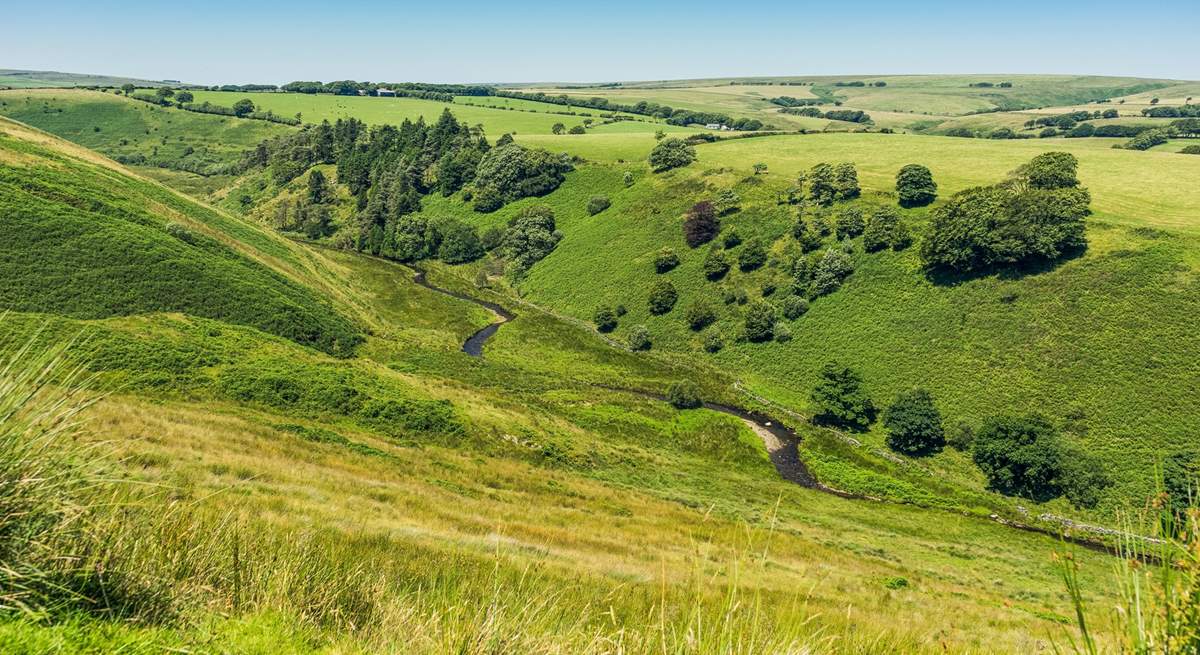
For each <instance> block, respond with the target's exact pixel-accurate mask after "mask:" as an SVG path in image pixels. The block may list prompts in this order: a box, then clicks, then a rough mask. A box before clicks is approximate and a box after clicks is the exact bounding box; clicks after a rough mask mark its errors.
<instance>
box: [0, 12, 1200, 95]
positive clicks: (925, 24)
mask: <svg viewBox="0 0 1200 655" xmlns="http://www.w3.org/2000/svg"><path fill="white" fill-rule="evenodd" d="M989 4H993V6H992V7H981V6H978V5H976V4H975V3H969V2H944V1H938V2H931V1H926V2H885V1H877V0H859V1H858V2H838V1H835V0H825V2H821V3H808V2H796V1H787V0H765V1H760V2H740V3H739V2H720V3H717V2H710V1H709V0H691V1H688V2H684V1H682V0H669V1H666V2H649V1H647V2H635V1H628V0H610V1H607V2H589V3H580V2H570V1H569V0H568V1H565V2H541V1H538V2H522V1H509V2H505V1H504V0H492V1H488V2H483V1H479V0H458V1H452V2H445V1H437V0H433V1H430V0H424V1H422V2H419V3H407V2H378V1H374V2H373V1H368V0H341V1H340V2H310V1H308V0H299V1H297V2H287V3H280V2H270V1H266V2H247V1H242V2H230V1H228V0H211V1H209V2H171V1H170V0H162V1H155V2H149V1H145V0H128V1H125V2H111V1H108V0H93V1H90V2H78V1H75V0H65V1H63V0H59V1H56V2H51V1H47V0H41V1H40V2H16V1H14V2H12V3H8V6H7V7H6V8H5V9H4V10H3V12H2V14H0V15H2V16H3V21H4V26H3V38H0V68H25V69H40V70H59V71H67V72H77V73H101V74H110V75H124V76H130V77H142V78H150V79H163V78H170V79H181V80H185V81H189V82H197V83H207V84H211V83H217V82H222V83H246V82H264V83H280V82H287V81H290V80H294V79H316V80H322V81H329V80H332V79H357V80H371V81H406V80H419V81H436V82H524V81H608V80H646V79H669V78H686V77H720V76H734V75H738V76H746V75H818V74H850V73H862V74H887V73H1088V74H1109V75H1135V76H1143V77H1170V78H1180V79H1198V78H1200V48H1197V43H1198V42H1200V35H1198V33H1197V25H1200V0H1162V1H1160V2H1155V3H1130V2H1120V3H1118V2H1113V1H1110V0H1098V1H1096V2H1085V3H1064V2H1044V1H1042V2H1029V1H1027V0H1014V1H1012V2H1007V3H989Z"/></svg>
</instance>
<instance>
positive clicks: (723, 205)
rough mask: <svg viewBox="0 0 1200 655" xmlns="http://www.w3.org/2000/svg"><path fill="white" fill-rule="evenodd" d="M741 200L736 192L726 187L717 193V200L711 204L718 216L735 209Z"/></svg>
mask: <svg viewBox="0 0 1200 655" xmlns="http://www.w3.org/2000/svg"><path fill="white" fill-rule="evenodd" d="M741 201H742V199H741V198H740V197H738V194H736V193H734V192H733V191H732V190H730V189H726V190H724V191H722V192H721V193H719V194H717V200H716V202H714V203H713V206H714V207H715V208H716V210H717V215H718V216H724V215H726V214H732V213H733V212H735V211H737V210H738V205H739V203H741Z"/></svg>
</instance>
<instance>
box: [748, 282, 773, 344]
mask: <svg viewBox="0 0 1200 655" xmlns="http://www.w3.org/2000/svg"><path fill="white" fill-rule="evenodd" d="M743 293H745V292H743ZM775 320H776V319H775V308H774V307H772V306H771V305H770V304H768V303H766V302H763V301H761V300H760V301H757V302H755V303H754V304H752V305H750V307H748V308H747V309H746V315H745V317H744V319H743V321H744V323H743V328H744V329H745V334H746V339H747V340H749V341H752V342H756V343H757V342H762V341H770V340H771V337H773V336H775Z"/></svg>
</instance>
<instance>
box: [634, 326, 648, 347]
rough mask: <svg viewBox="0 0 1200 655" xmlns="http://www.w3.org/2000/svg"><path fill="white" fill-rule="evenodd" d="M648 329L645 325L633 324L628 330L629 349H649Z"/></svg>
mask: <svg viewBox="0 0 1200 655" xmlns="http://www.w3.org/2000/svg"><path fill="white" fill-rule="evenodd" d="M650 346H651V343H650V330H647V329H646V326H645V325H635V326H633V329H632V330H630V331H629V349H630V350H650Z"/></svg>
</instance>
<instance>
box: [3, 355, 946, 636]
mask: <svg viewBox="0 0 1200 655" xmlns="http://www.w3.org/2000/svg"><path fill="white" fill-rule="evenodd" d="M30 343H32V341H31V342H30ZM67 350H68V349H67V348H65V347H58V348H50V349H47V350H44V351H38V350H36V349H35V348H34V347H32V346H30V345H27V344H26V345H21V344H15V345H14V344H13V343H9V344H0V491H2V492H3V493H0V642H3V643H4V644H5V645H6V646H5V648H6V652H16V653H21V652H28V653H34V652H45V651H46V650H55V651H57V652H108V651H111V650H113V649H117V648H120V649H122V650H123V651H124V652H161V651H162V650H163V649H167V648H192V649H199V650H202V651H205V652H208V651H214V650H215V651H225V652H230V651H232V652H328V651H336V652H406V653H446V652H457V653H465V654H472V653H480V654H483V653H510V652H519V653H547V654H550V653H606V654H607V653H614V654H615V653H630V654H634V653H646V654H650V653H661V654H668V653H697V654H701V653H735V654H736V653H747V654H749V653H781V654H782V653H808V652H833V653H838V652H883V651H887V652H923V651H927V650H928V649H929V648H930V645H929V642H928V641H926V640H922V639H920V638H919V637H918V636H917V635H915V634H911V635H910V634H907V633H904V632H903V631H893V632H891V633H886V634H881V633H880V632H879V631H878V629H876V628H865V629H864V627H863V626H861V625H856V624H854V623H853V622H851V621H850V620H849V619H846V618H841V617H837V616H828V617H826V616H820V615H818V614H816V613H815V612H812V611H810V610H809V608H808V606H807V598H808V596H807V595H806V590H804V589H797V590H796V592H795V593H794V594H788V595H784V596H781V595H780V594H778V593H774V594H768V593H765V592H761V591H758V590H756V589H755V588H754V587H753V586H752V585H745V584H742V582H741V581H742V577H741V575H740V573H743V572H748V571H750V570H751V569H753V568H754V567H760V568H761V567H767V566H768V564H767V562H768V552H769V547H770V543H771V539H772V535H773V531H772V530H770V529H760V530H749V529H748V531H747V539H746V542H745V546H744V549H743V550H742V551H741V552H740V553H739V554H738V555H736V556H734V558H733V559H732V561H729V562H728V563H726V565H725V566H724V567H723V568H724V571H723V572H722V573H721V574H720V575H718V576H715V577H714V576H713V574H712V573H711V572H710V573H703V572H702V569H701V567H699V566H698V567H697V569H696V572H695V574H694V575H692V576H691V579H689V580H686V581H683V582H679V581H671V582H668V581H667V579H666V577H665V575H664V577H663V579H662V580H655V581H649V582H622V581H617V580H614V579H612V578H608V577H601V576H588V575H580V574H579V573H578V572H574V571H572V570H570V569H569V568H567V567H561V568H560V567H558V566H557V565H554V564H541V563H539V564H530V563H528V562H524V563H521V562H519V561H518V560H517V559H515V558H513V557H512V556H510V555H507V554H503V553H501V552H500V551H499V550H497V551H496V552H495V553H493V554H478V553H471V552H468V551H464V550H462V549H455V548H453V547H452V546H442V547H438V546H436V545H434V546H431V545H428V544H415V543H409V542H406V541H404V540H402V539H398V538H395V537H393V536H390V535H387V534H369V533H363V534H346V533H345V532H341V531H337V530H333V529H328V528H312V529H304V530H301V529H285V528H280V527H276V526H273V525H271V524H270V523H269V522H267V521H263V520H261V518H260V517H256V516H254V515H250V514H244V513H242V512H240V511H239V510H237V509H235V508H234V505H233V504H230V503H225V504H220V503H217V502H209V501H211V500H212V499H211V498H210V499H205V500H201V501H191V502H184V501H179V500H176V499H175V497H174V496H173V494H172V492H171V490H170V489H165V490H151V491H144V490H142V489H137V488H132V486H131V485H127V484H124V483H120V482H113V481H110V480H108V479H106V476H105V475H104V474H103V472H102V469H101V466H100V465H96V464H86V465H85V464H83V463H82V462H83V461H84V456H85V455H87V456H90V457H91V458H92V459H93V460H95V459H97V458H96V457H95V455H96V453H95V452H88V451H84V450H82V448H83V447H82V446H77V445H75V443H74V439H75V437H76V436H77V434H78V433H79V431H80V430H81V429H82V426H81V424H80V422H79V421H78V420H77V418H78V416H79V412H80V411H81V410H82V409H83V408H84V407H86V405H87V404H88V399H87V397H86V396H84V395H82V394H81V393H80V392H79V391H78V390H79V389H81V388H82V384H81V383H80V380H79V379H78V376H77V375H76V374H75V373H74V369H68V368H66V367H65V364H64V362H65V361H66V359H65V358H66V354H67ZM760 573H761V572H760ZM807 591H808V592H811V590H807Z"/></svg>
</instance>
